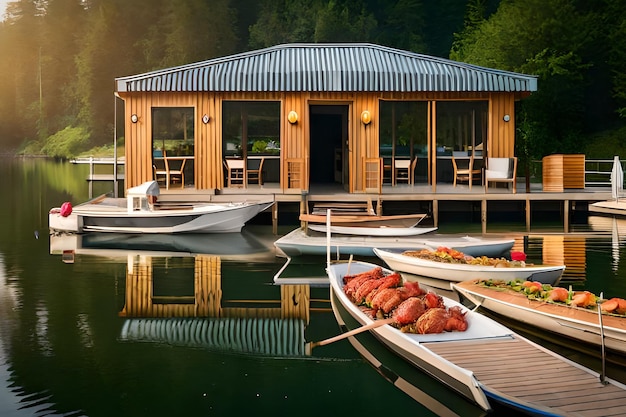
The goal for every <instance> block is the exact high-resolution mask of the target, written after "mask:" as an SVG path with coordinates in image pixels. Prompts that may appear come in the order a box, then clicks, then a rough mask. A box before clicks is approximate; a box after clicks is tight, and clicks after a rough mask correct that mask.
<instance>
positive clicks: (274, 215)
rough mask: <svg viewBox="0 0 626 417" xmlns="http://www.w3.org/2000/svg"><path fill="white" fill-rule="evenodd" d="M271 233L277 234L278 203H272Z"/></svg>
mask: <svg viewBox="0 0 626 417" xmlns="http://www.w3.org/2000/svg"><path fill="white" fill-rule="evenodd" d="M272 233H273V234H274V235H277V234H278V203H277V202H274V204H273V205H272Z"/></svg>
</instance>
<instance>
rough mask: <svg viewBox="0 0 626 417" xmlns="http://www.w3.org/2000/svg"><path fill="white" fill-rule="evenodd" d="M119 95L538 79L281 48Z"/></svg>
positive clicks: (452, 87)
mask: <svg viewBox="0 0 626 417" xmlns="http://www.w3.org/2000/svg"><path fill="white" fill-rule="evenodd" d="M116 85H117V91H118V92H127V91H138V92H172V91H177V92H194V91H245V92H257V91H320V92H326V91H336V92H341V91H350V92H353V91H363V92H366V91H369V92H386V91H388V92H418V91H446V92H447V91H455V92H458V91H466V92H479V91H499V92H513V91H530V92H532V91H537V77H535V76H532V75H525V74H519V73H514V72H508V71H500V70H495V69H490V68H484V67H479V66H476V65H470V64H465V63H462V62H456V61H451V60H448V59H443V58H437V57H432V56H428V55H421V54H416V53H413V52H408V51H402V50H399V49H394V48H389V47H385V46H380V45H373V44H362V43H358V44H286V45H278V46H274V47H271V48H266V49H260V50H256V51H250V52H245V53H241V54H236V55H230V56H226V57H222V58H215V59H210V60H208V61H203V62H197V63H193V64H188V65H183V66H180V67H174V68H166V69H163V70H158V71H153V72H148V73H145V74H139V75H132V76H128V77H121V78H116Z"/></svg>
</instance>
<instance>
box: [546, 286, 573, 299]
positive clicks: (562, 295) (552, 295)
mask: <svg viewBox="0 0 626 417" xmlns="http://www.w3.org/2000/svg"><path fill="white" fill-rule="evenodd" d="M568 297H569V291H567V290H566V289H565V288H563V287H554V288H552V289H551V290H548V300H550V301H561V302H566V301H567V298H568Z"/></svg>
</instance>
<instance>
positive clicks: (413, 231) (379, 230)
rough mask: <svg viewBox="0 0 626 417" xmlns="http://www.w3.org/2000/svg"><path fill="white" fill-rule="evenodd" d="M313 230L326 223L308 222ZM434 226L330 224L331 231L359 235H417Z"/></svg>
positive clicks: (318, 229)
mask: <svg viewBox="0 0 626 417" xmlns="http://www.w3.org/2000/svg"><path fill="white" fill-rule="evenodd" d="M307 227H308V228H309V229H310V230H313V231H315V232H322V233H324V232H326V225H323V224H309V225H308V226H307ZM436 230H437V228H436V227H415V225H413V226H410V227H388V226H380V227H360V226H339V225H337V226H334V225H331V226H330V231H331V233H339V234H342V235H359V236H417V235H423V234H426V233H432V232H434V231H436Z"/></svg>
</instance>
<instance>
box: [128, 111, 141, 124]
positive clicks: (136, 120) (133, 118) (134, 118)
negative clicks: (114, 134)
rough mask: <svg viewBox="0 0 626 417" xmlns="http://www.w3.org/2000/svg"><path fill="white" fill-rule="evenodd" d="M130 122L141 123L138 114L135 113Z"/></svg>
mask: <svg viewBox="0 0 626 417" xmlns="http://www.w3.org/2000/svg"><path fill="white" fill-rule="evenodd" d="M130 121H131V122H133V123H137V122H138V121H139V116H137V115H136V114H134V113H133V114H132V115H131V116H130Z"/></svg>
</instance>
